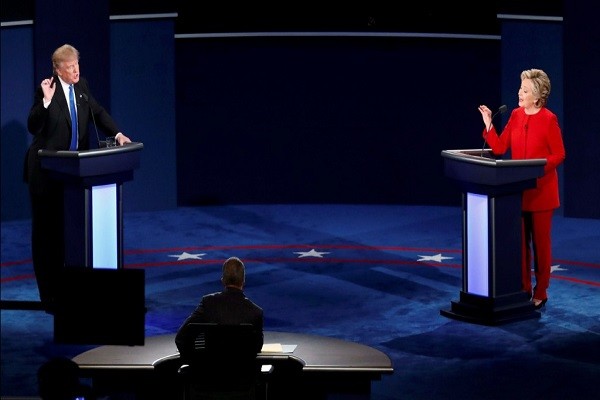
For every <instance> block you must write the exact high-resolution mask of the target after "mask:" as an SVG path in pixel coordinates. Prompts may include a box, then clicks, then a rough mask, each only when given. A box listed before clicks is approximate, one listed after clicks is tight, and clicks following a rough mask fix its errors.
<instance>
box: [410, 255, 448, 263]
mask: <svg viewBox="0 0 600 400" xmlns="http://www.w3.org/2000/svg"><path fill="white" fill-rule="evenodd" d="M419 257H421V258H419V259H418V260H417V261H435V262H439V263H441V262H442V260H451V259H453V258H454V257H444V256H442V254H441V253H439V254H436V255H435V256H422V255H420V254H419Z"/></svg>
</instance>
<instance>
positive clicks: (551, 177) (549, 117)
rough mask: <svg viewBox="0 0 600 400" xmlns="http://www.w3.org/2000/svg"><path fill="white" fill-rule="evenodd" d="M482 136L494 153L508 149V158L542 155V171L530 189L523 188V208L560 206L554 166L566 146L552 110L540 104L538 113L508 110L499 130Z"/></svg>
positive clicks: (518, 109) (521, 109)
mask: <svg viewBox="0 0 600 400" xmlns="http://www.w3.org/2000/svg"><path fill="white" fill-rule="evenodd" d="M483 137H484V139H485V140H486V141H487V143H488V144H489V146H490V148H491V149H492V152H493V153H494V154H496V155H501V154H504V153H505V152H506V151H508V150H510V151H511V158H512V159H514V160H522V159H528V158H545V159H546V165H545V167H544V175H543V176H542V177H540V178H538V179H537V185H536V187H535V188H533V189H527V190H525V191H524V192H523V205H522V208H523V211H543V210H551V209H555V208H558V207H559V206H560V200H559V194H558V173H557V172H556V168H557V167H558V166H559V165H560V164H561V163H562V162H563V161H564V159H565V155H566V154H565V146H564V144H563V140H562V134H561V129H560V126H559V125H558V118H557V117H556V115H554V113H552V111H550V110H548V109H547V108H546V107H542V109H540V111H539V112H538V113H537V114H533V115H527V114H525V110H524V109H523V108H522V107H519V108H515V109H514V110H513V111H512V113H511V114H510V118H509V120H508V123H507V124H506V126H505V127H504V130H503V131H502V134H501V135H500V136H498V133H497V131H496V129H495V128H494V127H492V129H491V130H490V131H489V132H487V133H486V130H485V129H484V131H483Z"/></svg>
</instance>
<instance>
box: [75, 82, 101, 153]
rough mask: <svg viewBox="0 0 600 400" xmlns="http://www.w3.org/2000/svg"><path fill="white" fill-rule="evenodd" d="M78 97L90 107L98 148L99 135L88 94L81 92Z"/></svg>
mask: <svg viewBox="0 0 600 400" xmlns="http://www.w3.org/2000/svg"><path fill="white" fill-rule="evenodd" d="M79 97H80V98H82V99H84V100H85V102H86V103H87V105H88V107H89V109H90V114H92V121H93V122H94V129H95V130H96V141H97V144H98V148H100V135H98V126H97V125H96V118H95V117H94V111H93V110H92V106H91V104H90V101H89V98H88V95H87V94H85V93H81V94H80V95H79Z"/></svg>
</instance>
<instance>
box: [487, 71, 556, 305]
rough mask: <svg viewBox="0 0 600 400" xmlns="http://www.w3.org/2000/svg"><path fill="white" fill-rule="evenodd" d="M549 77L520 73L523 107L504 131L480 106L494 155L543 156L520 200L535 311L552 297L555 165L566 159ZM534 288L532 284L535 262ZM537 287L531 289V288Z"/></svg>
mask: <svg viewBox="0 0 600 400" xmlns="http://www.w3.org/2000/svg"><path fill="white" fill-rule="evenodd" d="M549 95H550V79H549V78H548V75H547V74H546V73H545V72H544V71H542V70H540V69H529V70H525V71H523V72H522V73H521V87H520V88H519V93H518V96H519V107H518V108H515V109H514V110H513V111H512V113H511V115H510V118H509V120H508V123H507V124H506V126H505V127H504V130H503V131H502V134H501V135H498V132H497V131H496V129H495V128H494V126H493V125H492V111H491V110H490V109H489V108H488V107H486V106H484V105H481V106H479V112H480V113H481V116H482V117H483V122H484V124H485V129H484V131H483V137H484V139H485V140H486V141H487V143H488V144H489V146H490V148H491V149H492V152H493V153H494V154H495V155H501V154H504V153H505V152H506V151H508V150H510V152H511V158H512V159H514V160H519V159H530V158H545V159H546V165H545V166H544V175H543V176H541V177H540V178H538V179H537V185H536V187H535V188H532V189H527V190H525V191H524V192H523V203H522V234H523V248H522V250H523V251H522V275H523V280H522V282H523V290H524V291H526V292H527V293H529V294H530V295H532V301H533V304H534V306H535V308H536V309H540V308H542V307H543V306H544V304H546V302H547V300H548V293H547V290H548V286H549V285H550V264H551V262H552V241H551V229H552V214H553V212H554V210H555V209H556V208H558V207H559V206H560V200H559V194H558V174H557V171H556V169H557V167H558V166H559V165H560V164H561V163H562V162H563V161H564V159H565V147H564V144H563V140H562V134H561V129H560V126H559V124H558V118H557V117H556V115H555V114H554V113H552V111H550V110H549V109H547V108H546V103H547V101H548V96H549ZM532 261H533V265H534V271H535V287H533V288H532V283H531V263H532ZM532 290H533V292H532Z"/></svg>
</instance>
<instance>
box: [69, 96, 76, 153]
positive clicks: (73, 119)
mask: <svg viewBox="0 0 600 400" xmlns="http://www.w3.org/2000/svg"><path fill="white" fill-rule="evenodd" d="M69 105H70V106H71V146H70V147H69V150H77V109H76V108H75V93H74V91H73V85H69Z"/></svg>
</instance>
